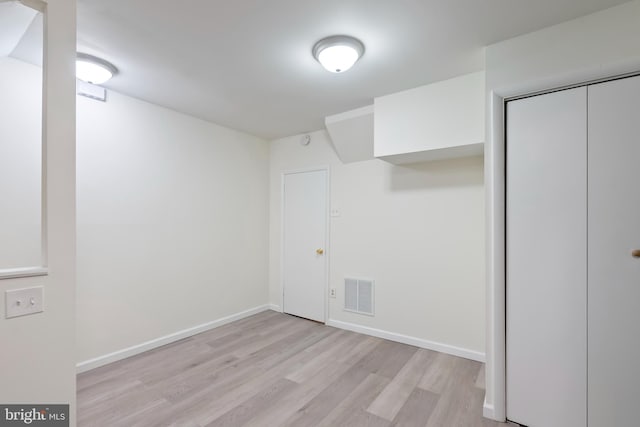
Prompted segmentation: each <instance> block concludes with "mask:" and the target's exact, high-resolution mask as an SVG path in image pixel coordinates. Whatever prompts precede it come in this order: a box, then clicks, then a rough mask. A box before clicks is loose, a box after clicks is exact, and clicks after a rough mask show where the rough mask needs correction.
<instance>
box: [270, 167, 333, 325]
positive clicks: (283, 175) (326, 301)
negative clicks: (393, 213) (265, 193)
mask: <svg viewBox="0 0 640 427" xmlns="http://www.w3.org/2000/svg"><path fill="white" fill-rule="evenodd" d="M320 171H323V172H325V174H326V177H325V180H326V182H325V186H326V191H325V193H326V194H325V197H326V200H325V214H324V216H325V226H324V227H325V229H324V230H325V231H324V235H325V237H324V255H325V256H324V297H323V299H322V304H323V307H324V309H323V310H322V312H323V314H324V321H323V323H324V324H326V323H327V321H328V320H329V256H330V255H331V250H330V248H329V245H330V234H329V233H330V231H331V226H330V216H329V213H330V212H331V170H330V168H329V166H328V165H322V166H316V167H310V168H301V169H290V170H285V171H282V172H281V173H280V194H281V197H280V291H281V292H280V300H281V301H282V305H281V307H280V310H281V312H282V313H284V227H285V221H284V181H285V178H286V176H287V175H296V174H300V173H308V172H320Z"/></svg>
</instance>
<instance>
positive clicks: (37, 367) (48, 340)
mask: <svg viewBox="0 0 640 427" xmlns="http://www.w3.org/2000/svg"><path fill="white" fill-rule="evenodd" d="M47 14H48V16H47V26H46V28H45V37H46V44H45V46H46V50H47V54H46V57H45V73H46V82H47V86H46V88H45V100H46V102H45V117H46V125H45V127H44V134H45V137H46V140H47V154H46V162H47V168H48V173H47V191H48V206H47V222H48V225H49V228H48V233H47V240H48V247H49V275H48V276H43V277H30V278H20V279H5V280H0V287H1V289H2V292H4V291H5V290H7V289H18V288H23V287H29V286H34V285H41V286H43V287H44V293H45V302H44V312H43V313H39V314H35V315H30V316H24V317H19V318H14V319H5V318H4V315H3V316H0V339H1V340H2V350H0V361H2V363H1V364H0V378H1V380H0V402H2V403H68V404H70V405H71V413H72V418H71V423H70V425H72V426H75V417H74V416H73V413H74V411H75V399H76V397H75V361H74V356H75V351H74V347H75V285H76V278H75V274H76V271H75V240H76V239H75V95H74V93H75V92H74V90H75V78H74V60H75V49H76V2H75V0H56V1H50V2H48V7H47Z"/></svg>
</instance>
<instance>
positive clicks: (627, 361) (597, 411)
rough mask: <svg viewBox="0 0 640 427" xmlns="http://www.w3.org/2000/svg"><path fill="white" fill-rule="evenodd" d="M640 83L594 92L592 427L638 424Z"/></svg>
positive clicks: (591, 168)
mask: <svg viewBox="0 0 640 427" xmlns="http://www.w3.org/2000/svg"><path fill="white" fill-rule="evenodd" d="M639 183H640V77H634V78H628V79H623V80H616V81H612V82H608V83H602V84H598V85H594V86H590V87H589V258H588V259H589V284H588V289H589V292H588V296H589V323H588V327H589V329H588V331H589V332H588V334H589V352H588V355H589V376H588V378H589V427H608V426H632V425H634V426H635V425H638V423H639V422H640V258H637V257H634V256H633V255H632V252H633V251H634V250H636V249H640V189H638V184H639Z"/></svg>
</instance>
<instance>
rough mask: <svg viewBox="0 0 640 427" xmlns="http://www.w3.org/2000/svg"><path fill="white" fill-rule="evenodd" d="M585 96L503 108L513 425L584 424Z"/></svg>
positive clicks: (557, 96) (580, 92)
mask: <svg viewBox="0 0 640 427" xmlns="http://www.w3.org/2000/svg"><path fill="white" fill-rule="evenodd" d="M586 95H587V89H586V88H584V87H583V88H577V89H571V90H565V91H561V92H556V93H551V94H548V95H542V96H536V97H531V98H527V99H522V100H517V101H512V102H509V103H508V104H507V212H506V214H507V215H506V217H507V242H506V244H507V418H509V419H510V420H512V421H516V422H518V423H521V424H525V425H527V426H530V427H555V426H557V427H566V426H572V427H583V426H586V416H587V415H586V414H587V408H586V402H587V392H586V391H587V384H586V378H587V375H586V371H587V365H586V363H587V360H586V352H587V338H586V324H587V319H586V309H587V301H586V295H587V291H586V282H587V278H586V274H587V265H586V262H587V241H586V229H587V213H586V206H587V170H586V168H587V158H586V156H587V136H586V131H587V115H586V103H587V99H586V98H587V96H586Z"/></svg>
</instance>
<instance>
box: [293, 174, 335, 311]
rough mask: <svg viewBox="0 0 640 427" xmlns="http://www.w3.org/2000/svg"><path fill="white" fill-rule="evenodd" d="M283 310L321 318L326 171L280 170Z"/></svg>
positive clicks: (322, 308) (324, 275)
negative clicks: (282, 178)
mask: <svg viewBox="0 0 640 427" xmlns="http://www.w3.org/2000/svg"><path fill="white" fill-rule="evenodd" d="M283 199H284V207H283V245H284V247H283V290H284V297H283V311H284V312H285V313H289V314H293V315H296V316H300V317H305V318H307V319H311V320H316V321H319V322H324V321H325V298H326V292H325V290H326V289H325V288H326V274H327V272H326V270H327V269H326V265H327V264H326V252H325V251H326V242H327V171H326V170H314V171H309V172H299V173H286V174H284V189H283Z"/></svg>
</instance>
